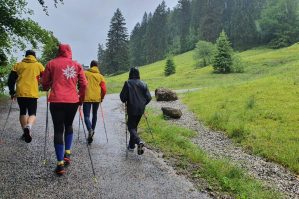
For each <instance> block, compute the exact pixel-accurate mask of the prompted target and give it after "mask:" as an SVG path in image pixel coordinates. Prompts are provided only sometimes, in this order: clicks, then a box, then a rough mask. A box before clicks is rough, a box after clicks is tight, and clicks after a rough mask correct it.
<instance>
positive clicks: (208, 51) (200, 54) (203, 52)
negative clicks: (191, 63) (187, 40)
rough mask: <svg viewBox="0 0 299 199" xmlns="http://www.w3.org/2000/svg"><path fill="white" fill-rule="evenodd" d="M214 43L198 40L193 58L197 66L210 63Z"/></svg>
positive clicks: (213, 51)
mask: <svg viewBox="0 0 299 199" xmlns="http://www.w3.org/2000/svg"><path fill="white" fill-rule="evenodd" d="M215 51H216V48H215V45H214V44H212V43H211V42H207V41H199V42H197V44H196V49H195V54H194V59H195V61H196V66H197V67H205V66H208V65H210V64H211V63H212V60H213V56H214V54H215Z"/></svg>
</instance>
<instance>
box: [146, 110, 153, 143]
mask: <svg viewBox="0 0 299 199" xmlns="http://www.w3.org/2000/svg"><path fill="white" fill-rule="evenodd" d="M143 116H144V118H145V121H146V124H147V127H148V130H149V131H150V133H151V135H152V139H154V134H153V132H152V129H151V127H150V125H149V123H148V120H147V116H146V115H145V113H143Z"/></svg>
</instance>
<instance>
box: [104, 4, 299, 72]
mask: <svg viewBox="0 0 299 199" xmlns="http://www.w3.org/2000/svg"><path fill="white" fill-rule="evenodd" d="M298 11H299V10H298V0H179V1H178V4H177V6H176V7H175V8H174V9H173V10H170V9H169V8H167V6H166V4H165V2H164V1H163V2H162V3H161V4H159V5H158V6H157V8H156V10H155V11H154V13H147V12H146V13H144V16H143V18H142V19H141V21H140V22H138V23H137V24H136V25H135V27H134V28H133V30H132V32H131V34H130V37H129V38H127V32H126V28H125V19H124V18H123V16H122V15H121V20H122V22H121V23H118V24H114V25H113V22H111V23H112V24H111V27H110V31H109V34H108V44H106V48H105V49H104V48H103V45H99V46H100V47H99V52H98V55H99V56H98V58H99V62H100V63H102V68H104V72H105V73H106V74H114V73H119V72H122V71H126V70H127V69H128V68H129V67H130V66H141V65H145V64H148V63H152V62H155V61H157V60H161V59H164V58H165V57H166V55H168V54H179V53H183V52H186V51H189V50H192V49H194V48H195V46H196V43H197V42H198V41H199V40H204V41H209V42H213V43H215V41H216V40H217V38H218V37H219V35H220V33H221V32H222V30H224V31H225V32H226V33H227V35H228V38H229V40H230V41H231V43H232V46H233V48H234V49H236V50H246V49H249V48H252V47H255V46H260V45H268V46H269V47H272V48H281V47H286V46H289V45H291V44H293V43H295V42H297V41H298V40H299V15H298ZM118 12H120V10H118ZM120 14H121V13H120ZM114 17H115V16H114ZM115 25H116V26H117V25H119V26H120V29H124V30H125V31H123V34H124V36H123V42H122V45H120V47H119V48H122V49H119V52H120V53H123V52H124V53H125V54H124V55H117V54H115V56H117V57H118V56H121V58H117V59H118V61H117V64H114V63H113V62H112V61H111V60H109V56H108V55H106V54H111V50H112V49H117V48H118V47H117V46H113V44H112V45H111V42H112V40H113V38H112V37H111V35H113V33H112V32H113V31H114V30H118V28H117V27H114V26H115ZM115 44H118V42H115ZM125 45H127V46H125ZM112 51H113V50H112ZM108 52H109V53H108ZM110 58H111V57H110Z"/></svg>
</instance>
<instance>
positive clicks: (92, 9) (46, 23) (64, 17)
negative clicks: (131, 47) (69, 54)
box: [28, 0, 178, 65]
mask: <svg viewBox="0 0 299 199" xmlns="http://www.w3.org/2000/svg"><path fill="white" fill-rule="evenodd" d="M28 2H29V3H28V7H29V8H31V9H32V10H33V11H34V15H33V16H31V18H32V19H33V20H34V21H36V22H38V23H39V24H40V25H41V26H42V27H43V28H45V29H47V30H51V31H53V32H54V35H55V36H56V37H57V38H58V39H59V41H61V42H62V43H68V44H70V45H71V47H72V50H73V59H75V60H77V61H78V62H80V63H82V64H85V65H89V63H90V61H91V60H92V59H97V47H98V43H102V44H104V43H106V39H107V33H108V30H109V25H110V20H111V18H112V16H113V14H114V12H115V11H116V9H117V8H119V9H120V10H121V12H122V14H123V16H124V18H125V20H126V21H125V22H126V23H127V25H126V27H127V28H128V33H129V34H130V32H131V30H132V29H133V27H134V26H135V24H136V23H137V22H140V21H141V19H142V17H143V14H144V12H147V13H149V12H154V10H155V9H156V7H157V6H158V4H159V3H161V2H162V0H64V4H63V5H61V4H59V5H58V8H54V6H52V2H53V1H52V0H51V1H50V0H48V1H46V2H47V5H48V6H49V16H46V14H45V13H44V12H43V11H42V10H43V9H42V7H41V6H40V5H39V4H38V2H37V0H30V1H28ZM177 2H178V1H177V0H165V3H166V5H167V7H169V8H171V9H172V8H173V7H175V6H176V5H177ZM37 54H38V56H40V54H41V53H40V52H37Z"/></svg>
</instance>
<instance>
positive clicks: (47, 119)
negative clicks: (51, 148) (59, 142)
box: [44, 91, 49, 164]
mask: <svg viewBox="0 0 299 199" xmlns="http://www.w3.org/2000/svg"><path fill="white" fill-rule="evenodd" d="M48 124H49V99H48V91H47V113H46V129H45V144H44V164H46V163H47V159H46V153H47V137H48V136H49V129H48Z"/></svg>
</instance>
